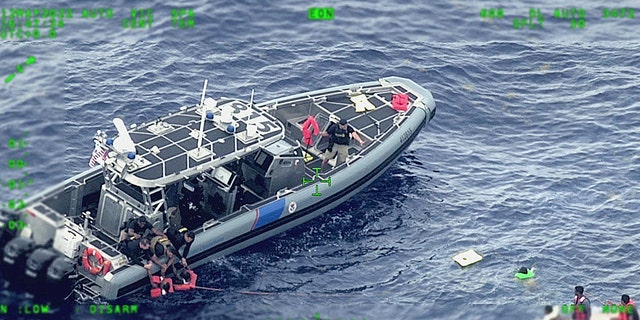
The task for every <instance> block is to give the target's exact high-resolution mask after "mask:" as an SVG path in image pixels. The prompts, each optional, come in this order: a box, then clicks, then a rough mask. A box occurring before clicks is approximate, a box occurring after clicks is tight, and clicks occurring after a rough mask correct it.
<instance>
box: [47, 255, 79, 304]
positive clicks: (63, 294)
mask: <svg viewBox="0 0 640 320" xmlns="http://www.w3.org/2000/svg"><path fill="white" fill-rule="evenodd" d="M77 277H78V275H77V274H76V273H75V262H74V261H73V260H71V259H69V258H67V257H60V256H59V257H57V258H56V259H55V260H53V262H52V263H51V265H50V266H49V268H48V269H47V276H46V280H45V283H44V286H43V287H42V290H41V293H42V295H43V298H45V299H46V300H47V301H49V302H51V303H52V304H60V303H62V302H63V301H64V300H65V299H66V298H67V297H69V296H71V292H73V288H74V284H75V280H76V278H77Z"/></svg>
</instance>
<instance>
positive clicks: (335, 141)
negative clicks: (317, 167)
mask: <svg viewBox="0 0 640 320" xmlns="http://www.w3.org/2000/svg"><path fill="white" fill-rule="evenodd" d="M322 136H324V137H327V136H329V137H330V138H329V147H328V148H327V151H326V152H325V153H324V159H323V160H322V167H321V169H322V170H324V165H325V164H326V163H327V161H329V160H330V159H333V157H335V156H336V153H337V154H338V161H337V162H336V166H337V165H339V164H341V163H343V162H345V161H347V156H348V155H349V142H350V141H351V138H352V137H353V138H354V139H356V141H358V143H360V145H361V146H364V140H362V139H360V136H359V135H358V133H356V132H355V131H354V130H353V128H352V127H351V126H350V125H348V124H347V119H342V120H340V124H338V125H336V124H335V123H333V124H331V125H330V126H329V129H327V131H326V132H323V133H322Z"/></svg>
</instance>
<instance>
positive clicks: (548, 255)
mask: <svg viewBox="0 0 640 320" xmlns="http://www.w3.org/2000/svg"><path fill="white" fill-rule="evenodd" d="M501 5H502V4H500V3H499V2H489V1H485V2H472V3H467V2H463V1H437V2H430V3H428V4H427V3H426V2H423V1H406V2H402V3H400V2H395V1H379V2H377V3H375V4H374V3H368V2H364V1H341V2H336V1H328V2H323V3H319V2H315V3H312V2H306V1H258V4H253V2H251V1H211V2H206V1H188V2H184V3H175V4H165V3H160V2H150V1H136V2H135V3H131V2H126V1H113V2H110V3H107V2H104V3H97V2H70V1H69V2H46V3H44V2H40V3H38V2H34V1H25V2H20V3H18V2H14V3H7V4H3V7H5V8H11V7H13V8H19V7H20V8H36V7H38V8H42V7H53V8H58V7H64V8H73V9H74V14H73V18H71V19H68V20H65V27H64V28H62V29H58V33H57V37H56V38H55V39H39V40H25V39H23V40H18V39H6V40H0V57H1V58H0V77H1V78H2V79H4V78H5V77H6V76H8V75H9V74H11V73H12V72H15V70H16V65H18V64H24V63H25V62H26V61H27V58H28V57H29V56H33V57H35V58H36V61H37V62H36V63H34V64H30V65H26V66H24V70H23V72H22V73H19V74H16V76H15V78H13V79H12V80H11V81H10V82H9V83H5V82H2V83H0V84H1V85H2V86H1V88H0V119H1V121H0V143H2V145H0V150H2V151H1V152H0V162H1V163H8V161H9V159H18V158H23V159H24V160H25V161H26V162H27V167H25V168H24V169H22V170H9V169H8V168H7V166H5V165H2V166H1V167H0V179H1V180H2V181H0V182H3V183H6V182H7V181H8V180H9V179H18V178H20V177H23V176H24V177H25V179H27V178H26V177H27V176H25V175H24V174H25V173H28V179H31V180H32V181H33V182H32V183H30V185H29V186H27V187H25V188H24V189H23V190H9V189H8V188H7V187H6V186H5V187H4V188H3V189H2V192H0V203H6V202H7V201H9V200H10V199H18V198H20V197H22V196H23V195H24V193H28V194H35V193H37V192H38V191H42V190H43V189H44V188H46V187H47V186H49V185H51V184H53V183H56V182H59V181H61V180H63V179H65V178H67V177H69V176H71V175H73V174H76V173H78V172H81V171H83V170H86V169H87V168H88V165H87V164H88V160H89V158H90V155H91V151H92V150H93V143H92V137H93V134H94V133H95V131H96V130H107V132H110V133H111V134H113V133H114V132H115V130H114V129H113V127H112V124H111V119H113V118H114V117H123V118H124V120H125V122H126V123H127V124H131V123H142V122H145V121H148V120H151V119H155V118H156V117H157V116H159V115H164V114H166V113H168V112H172V111H175V110H177V109H178V108H179V107H180V106H183V105H191V104H195V103H197V102H198V101H199V99H200V92H201V90H202V84H203V81H204V79H208V80H209V85H208V91H207V92H208V95H209V96H212V97H214V98H217V97H220V96H227V97H241V98H248V97H249V95H250V92H251V89H255V92H256V101H258V102H260V101H266V100H269V99H273V98H277V97H280V96H284V95H289V94H294V93H300V92H304V91H310V90H315V89H321V88H325V87H330V86H336V85H343V84H349V83H354V82H361V81H371V80H375V79H378V78H380V77H385V76H392V75H396V76H401V77H406V78H410V79H412V80H414V81H415V82H417V83H419V84H421V85H422V86H424V87H425V88H427V89H429V90H430V91H431V92H432V93H433V96H434V98H435V99H436V104H437V108H438V111H437V114H436V117H435V118H434V119H433V120H432V122H431V123H430V124H429V125H428V126H426V127H425V128H424V129H423V132H421V133H420V135H419V136H418V137H417V138H416V140H415V141H414V143H413V144H412V146H411V147H410V148H409V150H408V151H407V152H405V153H404V154H403V156H402V157H401V158H400V159H399V160H398V161H397V163H396V164H395V165H394V166H392V167H391V169H389V171H388V172H387V173H385V174H384V175H383V176H382V177H381V178H379V179H378V180H377V181H376V182H374V183H373V184H372V185H371V186H370V187H369V188H368V189H367V190H365V191H364V192H362V193H361V194H358V195H357V196H354V197H353V198H352V199H350V200H349V201H347V202H345V203H344V204H342V205H341V206H339V207H338V208H336V209H334V210H332V211H330V212H328V213H327V214H325V215H323V216H322V217H319V218H317V219H315V220H313V221H311V222H309V223H306V224H304V225H302V226H300V227H298V228H295V229H293V230H290V231H288V232H286V233H283V234H281V235H279V236H277V237H275V238H272V239H269V240H266V241H264V242H262V243H260V244H257V245H255V246H252V247H250V248H248V249H246V250H243V251H240V252H237V253H235V254H232V255H229V256H227V257H225V258H223V259H218V260H215V261H211V262H210V263H208V264H206V265H204V266H201V267H199V268H197V269H196V270H195V271H196V272H197V273H198V274H199V278H198V279H199V280H198V282H199V283H198V284H199V285H200V286H203V287H209V288H216V289H221V290H218V291H212V290H202V289H201V290H193V291H190V292H186V293H180V294H174V295H172V296H167V297H165V298H163V299H159V300H152V299H150V298H149V297H148V295H147V294H146V293H139V294H136V295H133V296H130V297H127V298H124V299H122V300H119V301H115V302H113V303H114V304H120V305H125V304H126V305H129V304H137V305H138V306H139V311H140V312H139V314H137V315H135V316H125V315H118V316H116V315H104V314H97V313H96V314H93V313H92V312H90V309H89V306H86V305H83V306H65V307H64V308H62V309H61V310H58V312H57V313H56V315H54V316H52V317H48V318H54V317H55V318H56V319H83V320H84V319H111V318H114V319H129V318H131V319H163V320H171V319H183V318H185V319H278V318H281V319H305V318H306V319H313V318H316V317H319V318H322V319H339V318H342V319H352V318H353V319H367V320H370V319H538V318H541V316H542V308H543V306H544V305H545V304H556V305H557V304H560V305H561V304H565V303H571V299H572V297H573V286H575V285H583V286H585V288H586V291H587V294H588V296H589V297H590V298H591V300H592V303H593V304H594V306H599V305H602V304H603V303H604V301H605V300H613V301H617V300H618V299H619V297H620V295H621V294H622V293H627V294H629V295H631V296H632V297H637V296H638V295H640V285H639V284H638V283H639V282H640V281H639V280H640V276H639V275H638V273H637V271H638V267H637V265H636V261H638V260H640V250H638V249H639V245H638V241H639V240H640V235H639V234H638V231H639V230H640V222H638V221H637V220H636V219H635V218H636V217H637V212H638V208H639V205H640V201H639V200H638V194H637V190H638V187H639V182H638V181H640V170H639V169H638V166H639V165H640V154H639V153H638V145H639V143H640V137H639V134H638V124H639V123H640V102H638V96H640V71H639V69H638V66H640V43H639V42H638V41H637V40H638V39H637V27H638V22H637V21H638V19H639V18H640V17H635V18H633V19H630V18H616V19H613V18H606V19H605V18H603V14H604V13H603V9H605V8H618V7H620V8H624V7H628V8H633V6H634V5H637V3H636V2H632V1H619V2H616V5H615V7H612V6H611V4H608V3H607V2H603V1H589V2H588V4H581V3H580V2H577V1H575V2H568V3H566V4H562V6H561V7H560V6H559V5H558V4H554V3H552V2H549V1H544V2H534V1H526V2H519V3H509V4H504V5H503V6H502V7H501ZM323 6H324V7H333V8H335V14H336V18H335V20H334V21H309V20H307V16H306V10H307V8H309V7H323ZM571 7H576V8H584V9H585V10H586V25H585V28H584V29H579V28H578V29H571V28H570V21H569V20H568V19H556V18H553V13H554V9H556V8H571ZM85 8H86V9H90V8H113V12H114V16H113V18H112V19H106V18H102V19H82V18H80V16H81V12H82V9H85ZM134 8H135V9H148V8H153V10H154V11H153V15H154V22H153V25H152V28H151V29H139V30H131V29H124V28H123V27H122V20H123V19H125V18H127V17H130V16H131V13H130V10H131V9H134ZM173 8H193V9H194V14H195V28H193V29H180V28H174V27H173V25H172V21H171V9H173ZM481 8H487V9H488V8H503V9H504V18H503V19H486V20H483V19H481V18H480V16H479V14H480V10H481ZM532 8H533V9H535V8H539V9H541V11H542V13H543V14H544V17H545V20H544V22H543V28H542V29H540V28H529V27H525V28H523V29H515V28H513V19H514V18H525V17H528V16H529V11H530V9H532ZM638 13H639V14H640V8H639V9H638ZM534 20H535V19H534ZM43 30H47V31H46V32H48V29H43ZM43 33H44V31H43ZM10 138H14V139H23V140H24V141H26V142H28V146H26V147H25V148H22V149H15V148H14V149H9V148H8V146H7V141H8V139H10ZM24 152H27V155H24ZM5 168H7V169H5ZM471 248H473V249H475V250H476V251H478V252H479V253H481V254H482V255H483V256H484V259H483V261H481V262H479V263H477V264H475V265H473V266H470V267H467V268H460V267H459V266H458V265H457V264H455V262H453V260H452V257H453V256H454V255H455V254H457V253H460V252H462V251H465V250H468V249H471ZM520 266H527V267H535V268H536V277H535V279H534V280H533V281H526V282H522V281H518V280H516V279H514V277H513V274H514V273H515V272H516V270H517V269H518V268H519V267H520ZM25 303H28V300H24V298H23V297H15V296H11V295H9V294H8V293H5V294H4V295H0V304H8V305H9V306H10V307H11V308H14V307H16V306H17V305H21V304H25ZM3 316H5V315H2V314H0V318H2V317H3ZM6 316H7V317H9V318H7V319H15V318H25V319H38V318H42V316H33V315H24V314H22V315H6Z"/></svg>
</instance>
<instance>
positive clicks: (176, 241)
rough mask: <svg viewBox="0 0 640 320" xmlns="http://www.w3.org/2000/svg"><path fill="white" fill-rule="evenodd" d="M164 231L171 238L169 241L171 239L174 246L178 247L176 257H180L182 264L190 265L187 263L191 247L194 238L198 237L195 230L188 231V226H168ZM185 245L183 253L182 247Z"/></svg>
mask: <svg viewBox="0 0 640 320" xmlns="http://www.w3.org/2000/svg"><path fill="white" fill-rule="evenodd" d="M164 232H165V234H166V235H167V238H169V241H171V244H172V245H173V247H174V248H176V249H178V250H176V251H177V253H176V257H178V259H180V262H182V266H184V267H189V265H188V263H187V256H188V255H189V249H191V244H192V243H193V240H195V239H196V234H195V233H194V232H193V231H188V230H187V228H181V229H178V228H175V227H170V228H167V229H166V230H165V231H164ZM183 245H184V250H182V255H181V254H180V248H181V247H182V246H183Z"/></svg>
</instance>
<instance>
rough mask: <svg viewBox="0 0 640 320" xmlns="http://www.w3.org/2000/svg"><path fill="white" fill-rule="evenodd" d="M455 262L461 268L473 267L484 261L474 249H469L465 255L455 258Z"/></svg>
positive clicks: (461, 254)
mask: <svg viewBox="0 0 640 320" xmlns="http://www.w3.org/2000/svg"><path fill="white" fill-rule="evenodd" d="M453 260H454V261H455V262H457V263H458V264H459V265H460V266H461V267H466V266H468V265H472V264H474V263H476V262H479V261H481V260H482V256H481V255H479V254H478V253H477V252H475V251H474V250H473V249H469V250H467V251H465V252H463V253H459V254H457V255H455V256H453Z"/></svg>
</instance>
